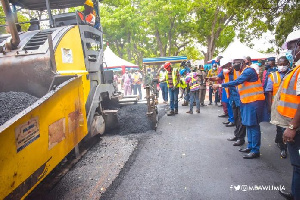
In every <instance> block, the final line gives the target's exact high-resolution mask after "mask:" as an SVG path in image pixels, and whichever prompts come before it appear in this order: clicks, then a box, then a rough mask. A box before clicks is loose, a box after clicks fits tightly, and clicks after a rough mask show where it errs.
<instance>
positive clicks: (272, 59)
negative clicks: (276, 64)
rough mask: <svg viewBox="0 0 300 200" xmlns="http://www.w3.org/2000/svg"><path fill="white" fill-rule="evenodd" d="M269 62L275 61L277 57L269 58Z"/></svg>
mask: <svg viewBox="0 0 300 200" xmlns="http://www.w3.org/2000/svg"><path fill="white" fill-rule="evenodd" d="M267 61H275V57H269V58H267Z"/></svg>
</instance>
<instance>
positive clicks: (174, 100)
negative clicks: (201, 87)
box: [163, 62, 180, 116]
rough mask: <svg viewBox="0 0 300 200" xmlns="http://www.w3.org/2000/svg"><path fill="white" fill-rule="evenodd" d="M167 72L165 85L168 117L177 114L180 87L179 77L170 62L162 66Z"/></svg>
mask: <svg viewBox="0 0 300 200" xmlns="http://www.w3.org/2000/svg"><path fill="white" fill-rule="evenodd" d="M163 67H164V68H165V69H166V70H167V72H168V73H167V76H166V80H167V85H168V88H169V97H170V112H169V113H168V114H167V115H168V116H174V115H175V114H178V94H179V87H180V75H179V71H178V69H176V68H173V67H172V65H171V63H170V62H166V63H165V64H164V66H163Z"/></svg>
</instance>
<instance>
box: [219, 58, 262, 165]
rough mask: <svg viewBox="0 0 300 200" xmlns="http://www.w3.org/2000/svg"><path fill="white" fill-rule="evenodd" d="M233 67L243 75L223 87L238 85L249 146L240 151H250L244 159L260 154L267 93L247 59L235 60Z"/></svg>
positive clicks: (243, 122) (256, 156)
mask: <svg viewBox="0 0 300 200" xmlns="http://www.w3.org/2000/svg"><path fill="white" fill-rule="evenodd" d="M233 67H234V69H235V70H236V71H239V72H240V73H241V75H240V76H239V77H238V78H237V79H236V80H234V81H229V82H228V83H223V84H222V85H221V86H222V87H225V88H227V87H234V86H238V91H239V94H240V98H241V116H242V124H243V125H245V126H246V130H247V137H248V146H247V148H245V149H240V150H239V151H240V152H245V153H248V154H246V155H244V156H243V158H244V159H253V158H258V157H259V156H260V143H261V132H260V125H259V123H260V122H262V121H266V119H265V117H264V116H265V113H264V108H265V95H264V91H263V87H262V84H261V81H260V79H259V77H258V75H257V73H256V71H255V70H254V69H253V68H251V67H249V66H247V65H246V63H245V60H243V59H237V60H234V64H233Z"/></svg>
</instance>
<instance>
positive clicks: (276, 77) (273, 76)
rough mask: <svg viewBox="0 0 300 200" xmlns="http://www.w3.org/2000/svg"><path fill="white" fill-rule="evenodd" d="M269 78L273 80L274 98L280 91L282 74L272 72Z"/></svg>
mask: <svg viewBox="0 0 300 200" xmlns="http://www.w3.org/2000/svg"><path fill="white" fill-rule="evenodd" d="M269 78H270V79H271V80H272V82H273V97H274V96H275V95H276V93H277V91H278V88H279V85H280V83H281V77H280V74H279V72H278V71H276V72H272V73H271V74H270V75H269Z"/></svg>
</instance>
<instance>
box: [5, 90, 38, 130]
mask: <svg viewBox="0 0 300 200" xmlns="http://www.w3.org/2000/svg"><path fill="white" fill-rule="evenodd" d="M38 99H39V98H37V97H35V96H32V95H30V94H27V93H24V92H0V126H1V125H3V124H4V123H5V122H6V121H8V120H9V119H11V118H12V117H14V116H15V115H17V114H18V113H20V112H21V111H22V110H24V109H25V108H27V107H29V106H30V105H32V104H33V103H34V102H36V101H37V100H38Z"/></svg>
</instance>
